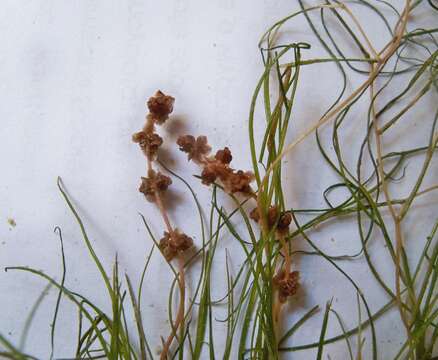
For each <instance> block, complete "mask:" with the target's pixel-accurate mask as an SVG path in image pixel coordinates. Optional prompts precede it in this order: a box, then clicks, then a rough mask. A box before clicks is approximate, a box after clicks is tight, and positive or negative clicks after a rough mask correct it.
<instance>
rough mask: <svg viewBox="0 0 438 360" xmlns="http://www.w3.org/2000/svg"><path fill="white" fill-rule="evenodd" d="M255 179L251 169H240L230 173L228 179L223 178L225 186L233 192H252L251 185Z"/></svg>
mask: <svg viewBox="0 0 438 360" xmlns="http://www.w3.org/2000/svg"><path fill="white" fill-rule="evenodd" d="M253 180H254V174H253V173H252V172H251V171H243V170H238V171H237V172H232V173H230V176H229V177H228V179H225V180H222V181H223V182H224V185H225V188H226V189H227V190H228V191H229V192H231V193H233V194H234V193H236V192H240V193H243V194H247V195H249V194H252V189H251V186H250V185H249V184H250V183H251V182H252V181H253Z"/></svg>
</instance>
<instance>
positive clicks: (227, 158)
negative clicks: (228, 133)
mask: <svg viewBox="0 0 438 360" xmlns="http://www.w3.org/2000/svg"><path fill="white" fill-rule="evenodd" d="M214 157H215V159H216V160H218V161H220V162H221V163H222V164H227V165H228V164H229V163H230V162H231V160H233V155H231V151H230V149H229V148H228V147H224V148H223V150H218V151H217V152H216V155H215V156H214Z"/></svg>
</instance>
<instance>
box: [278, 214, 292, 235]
mask: <svg viewBox="0 0 438 360" xmlns="http://www.w3.org/2000/svg"><path fill="white" fill-rule="evenodd" d="M291 222H292V215H291V213H290V212H284V213H282V214H281V215H280V218H279V219H278V223H277V230H278V231H279V232H280V233H287V232H288V230H289V225H290V223H291Z"/></svg>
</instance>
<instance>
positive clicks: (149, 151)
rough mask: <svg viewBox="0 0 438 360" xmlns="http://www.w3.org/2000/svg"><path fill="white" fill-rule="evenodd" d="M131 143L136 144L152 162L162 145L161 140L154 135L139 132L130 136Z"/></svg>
mask: <svg viewBox="0 0 438 360" xmlns="http://www.w3.org/2000/svg"><path fill="white" fill-rule="evenodd" d="M132 141H134V142H135V143H138V144H139V145H140V148H141V149H142V150H143V152H144V154H145V155H146V156H147V158H148V159H150V160H153V159H154V158H155V156H156V155H157V151H158V148H159V147H160V146H161V144H163V139H162V138H161V136H160V135H158V134H156V133H147V132H145V131H140V132H138V133H135V134H134V135H132Z"/></svg>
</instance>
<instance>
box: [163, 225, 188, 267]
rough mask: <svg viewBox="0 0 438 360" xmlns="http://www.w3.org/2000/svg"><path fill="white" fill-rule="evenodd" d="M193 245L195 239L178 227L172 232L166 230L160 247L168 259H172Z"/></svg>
mask: <svg viewBox="0 0 438 360" xmlns="http://www.w3.org/2000/svg"><path fill="white" fill-rule="evenodd" d="M192 246H193V239H192V238H191V237H190V236H187V235H186V234H184V233H181V232H180V231H179V230H178V229H175V230H173V231H172V232H170V233H169V232H167V231H165V232H164V236H163V237H162V238H161V240H160V243H159V247H160V250H161V251H162V252H163V255H164V257H165V258H166V260H167V261H171V260H172V259H173V258H174V257H175V256H177V255H178V254H179V253H183V252H184V251H186V250H188V249H190V248H191V247H192Z"/></svg>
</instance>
